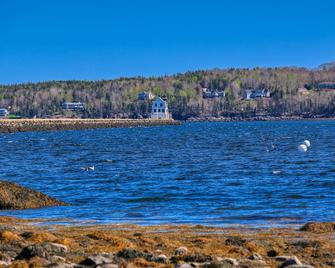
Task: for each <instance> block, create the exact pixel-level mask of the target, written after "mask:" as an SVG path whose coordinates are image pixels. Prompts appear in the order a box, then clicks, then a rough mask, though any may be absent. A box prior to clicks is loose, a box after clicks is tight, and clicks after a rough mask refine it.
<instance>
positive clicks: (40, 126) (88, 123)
mask: <svg viewBox="0 0 335 268" xmlns="http://www.w3.org/2000/svg"><path fill="white" fill-rule="evenodd" d="M180 124H181V123H180V122H179V121H175V120H152V119H13V120H11V119H2V120H0V132H2V133H12V132H26V131H50V130H80V129H96V128H116V127H140V126H159V125H180Z"/></svg>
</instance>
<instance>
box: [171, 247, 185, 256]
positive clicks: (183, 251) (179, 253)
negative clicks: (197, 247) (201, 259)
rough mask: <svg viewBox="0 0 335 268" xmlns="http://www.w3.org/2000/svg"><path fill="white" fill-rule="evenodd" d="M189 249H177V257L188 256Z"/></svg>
mask: <svg viewBox="0 0 335 268" xmlns="http://www.w3.org/2000/svg"><path fill="white" fill-rule="evenodd" d="M187 251H188V250H187V248H186V247H179V248H177V249H176V251H175V253H174V254H175V255H177V256H180V255H184V254H186V253H187Z"/></svg>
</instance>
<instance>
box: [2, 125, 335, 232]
mask: <svg viewBox="0 0 335 268" xmlns="http://www.w3.org/2000/svg"><path fill="white" fill-rule="evenodd" d="M334 134H335V121H292V122H236V123H235V122H229V123H224V122H222V123H185V124H183V125H182V126H159V127H147V128H145V127H142V128H119V129H99V130H83V131H59V132H30V133H15V134H0V144H1V146H0V151H1V153H0V163H1V165H0V178H1V179H4V180H8V181H12V182H17V183H20V184H21V185H23V186H26V187H30V188H33V189H36V190H39V191H42V192H44V193H46V194H49V195H51V196H54V197H56V198H59V199H61V200H63V201H65V202H67V203H69V204H70V205H69V206H65V207H51V208H42V209H31V210H23V211H12V210H7V211H1V212H0V215H10V216H17V217H23V218H47V219H52V220H54V219H57V220H58V221H59V222H64V223H78V224H86V223H123V222H125V223H138V224H165V223H169V224H177V223H178V224H180V223H188V224H205V225H231V224H247V225H251V226H269V225H271V226H272V225H286V224H300V223H304V222H306V221H312V220H318V221H320V220H322V221H328V220H329V221H330V220H334V216H335V209H334V205H335V135H334ZM305 139H308V140H310V141H311V147H310V148H309V150H308V151H307V152H306V153H301V152H299V151H298V150H297V146H298V145H299V144H300V143H301V142H302V141H303V140H305ZM93 165H94V166H95V170H94V171H88V172H87V171H84V170H82V167H84V166H93Z"/></svg>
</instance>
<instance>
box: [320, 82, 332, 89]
mask: <svg viewBox="0 0 335 268" xmlns="http://www.w3.org/2000/svg"><path fill="white" fill-rule="evenodd" d="M318 89H319V90H320V89H326V90H327V89H335V82H322V83H319V84H318Z"/></svg>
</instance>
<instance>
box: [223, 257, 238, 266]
mask: <svg viewBox="0 0 335 268" xmlns="http://www.w3.org/2000/svg"><path fill="white" fill-rule="evenodd" d="M222 262H226V263H229V264H231V265H235V266H238V265H239V263H238V261H237V260H236V259H233V258H223V260H222Z"/></svg>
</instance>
